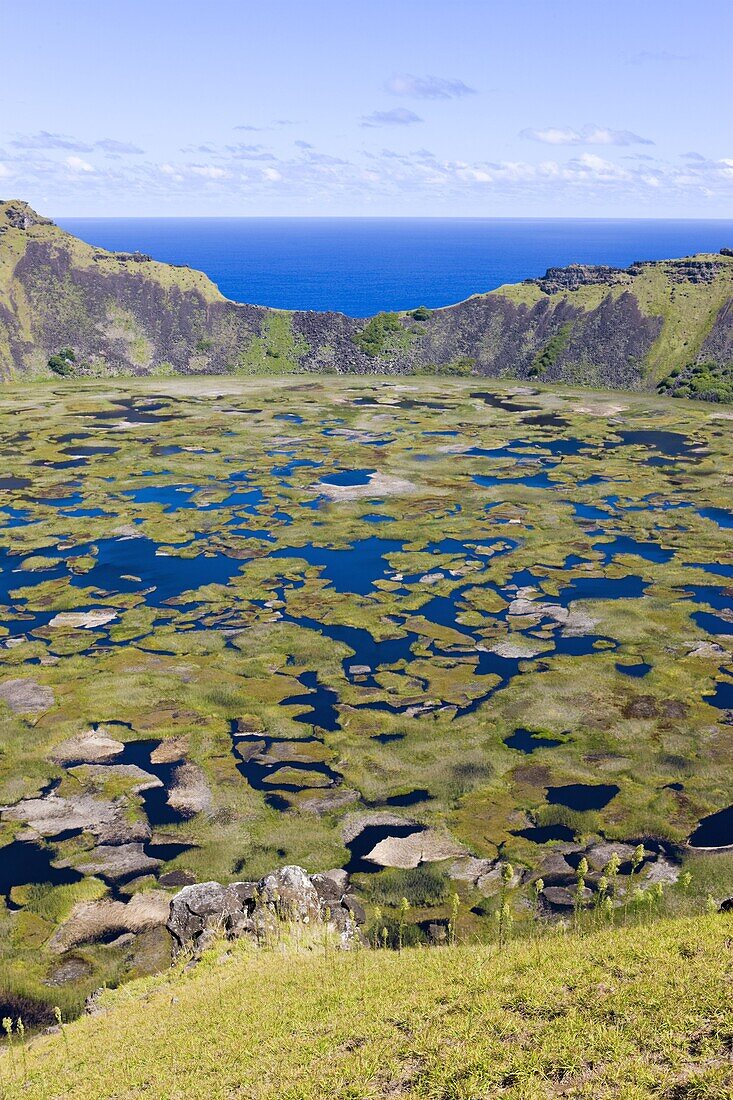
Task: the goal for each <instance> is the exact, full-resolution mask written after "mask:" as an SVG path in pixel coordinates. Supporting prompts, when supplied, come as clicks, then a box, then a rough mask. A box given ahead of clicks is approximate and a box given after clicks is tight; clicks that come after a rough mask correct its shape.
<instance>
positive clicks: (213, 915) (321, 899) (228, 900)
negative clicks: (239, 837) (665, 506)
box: [167, 866, 366, 956]
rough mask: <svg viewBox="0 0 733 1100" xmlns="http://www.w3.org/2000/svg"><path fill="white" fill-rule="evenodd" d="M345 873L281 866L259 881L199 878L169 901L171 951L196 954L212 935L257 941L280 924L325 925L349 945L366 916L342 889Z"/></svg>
mask: <svg viewBox="0 0 733 1100" xmlns="http://www.w3.org/2000/svg"><path fill="white" fill-rule="evenodd" d="M347 889H348V875H347V874H346V872H345V871H341V870H335V871H326V872H325V873H323V874H318V875H309V874H308V873H307V872H306V871H304V870H303V868H302V867H296V866H288V867H281V868H279V869H278V870H277V871H273V872H272V873H271V874H269V875H266V876H265V877H264V878H263V879H261V880H260V881H259V882H233V883H230V884H229V885H222V883H219V882H200V883H196V884H195V885H191V886H184V888H183V889H182V890H180V891H179V892H178V893H177V894H176V895H175V896H174V897H173V898H172V899H171V903H170V913H169V917H168V925H167V927H168V931H169V932H170V934H171V936H172V937H173V940H174V943H175V949H176V952H181V951H191V952H192V953H193V955H194V956H198V955H200V954H201V952H202V951H204V950H205V949H206V947H208V946H209V945H210V944H211V943H212V941H213V940H214V939H215V938H216V936H217V935H220V934H222V933H223V934H224V935H225V936H227V937H228V938H229V939H240V938H242V937H245V938H248V939H251V940H253V941H254V942H257V943H259V942H261V941H262V940H263V939H264V940H266V939H268V937H269V936H270V935H271V934H272V933H273V932H274V931H276V929H277V927H278V925H279V924H280V923H281V922H284V923H290V924H299V925H308V926H312V925H318V924H328V925H329V926H330V927H331V928H333V930H334V931H336V932H337V933H338V934H339V938H340V942H341V946H342V947H344V948H349V947H351V946H353V944H354V942H355V941H356V939H357V938H360V937H359V933H358V926H359V925H360V924H363V923H364V921H365V919H366V914H365V913H364V910H363V909H362V907H361V905H360V904H359V903H358V901H357V900H356V899H355V898H353V897H351V896H350V895H349V894H348V893H347V892H346V891H347Z"/></svg>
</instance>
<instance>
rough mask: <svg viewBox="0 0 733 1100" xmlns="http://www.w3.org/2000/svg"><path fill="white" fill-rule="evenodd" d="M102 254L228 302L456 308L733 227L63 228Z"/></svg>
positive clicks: (609, 223)
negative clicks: (562, 272)
mask: <svg viewBox="0 0 733 1100" xmlns="http://www.w3.org/2000/svg"><path fill="white" fill-rule="evenodd" d="M58 224H59V225H61V226H62V227H63V228H64V229H67V230H68V231H69V232H70V233H74V234H75V235H76V236H78V237H81V238H82V239H83V240H85V241H88V242H89V243H90V244H93V245H97V246H99V247H102V248H109V249H113V250H119V251H125V252H133V251H139V252H146V253H148V254H149V255H151V256H152V257H153V258H154V259H156V260H164V261H165V262H167V263H174V264H187V265H188V266H190V267H194V268H198V269H199V270H201V271H205V272H206V274H207V275H209V277H210V278H211V279H213V281H214V282H215V283H216V284H217V286H218V287H219V289H220V290H221V292H222V293H223V294H225V295H226V296H227V297H228V298H232V299H234V300H235V301H238V302H251V303H254V304H256V305H268V306H275V307H278V308H280V309H314V310H329V309H335V310H340V311H342V312H344V313H348V314H350V315H351V316H354V317H365V316H368V315H369V314H372V313H376V312H378V311H379V310H383V309H408V308H411V307H414V306H418V305H426V306H430V307H431V308H434V307H436V306H441V305H448V304H450V303H452V302H457V301H460V300H461V299H463V298H467V297H468V296H469V295H471V294H478V293H481V292H485V291H487V290H493V289H494V288H495V287H497V286H501V285H502V283H510V282H518V281H519V280H521V279H526V278H533V277H536V276H538V275H543V274H544V272H545V270H546V269H547V268H548V267H563V266H565V265H566V264H570V263H591V264H612V265H614V266H618V267H625V266H627V265H628V264H630V263H632V262H633V261H634V260H660V259H666V258H669V257H674V256H686V255H689V254H690V253H694V252H717V251H718V250H719V249H720V248H721V247H722V246H724V245H726V246H733V220H725V221H722V220H721V221H703V220H695V221H682V220H628V221H626V220H617V219H613V220H600V219H566V218H553V219H537V218H61V219H59V222H58Z"/></svg>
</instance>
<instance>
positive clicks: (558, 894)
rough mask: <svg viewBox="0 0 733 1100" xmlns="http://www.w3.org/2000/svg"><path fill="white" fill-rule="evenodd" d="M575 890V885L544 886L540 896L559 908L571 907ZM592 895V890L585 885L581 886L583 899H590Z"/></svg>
mask: <svg viewBox="0 0 733 1100" xmlns="http://www.w3.org/2000/svg"><path fill="white" fill-rule="evenodd" d="M576 892H577V887H575V886H546V887H545V889H544V890H543V891H542V896H543V897H544V898H545V899H546V900H547V901H549V903H550V905H554V906H557V907H559V908H561V909H572V907H573V906H574V905H575V894H576ZM592 897H593V893H592V891H591V890H589V889H588V887H587V886H585V887H584V888H583V901H584V902H586V901H590V899H591V898H592Z"/></svg>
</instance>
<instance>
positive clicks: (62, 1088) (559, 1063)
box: [0, 914, 733, 1100]
mask: <svg viewBox="0 0 733 1100" xmlns="http://www.w3.org/2000/svg"><path fill="white" fill-rule="evenodd" d="M732 932H733V920H732V919H731V917H730V916H727V915H717V914H715V915H710V916H706V917H698V918H694V919H685V920H677V921H660V922H658V923H656V924H654V925H651V926H650V925H644V926H638V927H632V928H626V929H621V930H617V931H603V932H596V933H595V934H593V935H590V936H585V937H582V938H581V937H578V936H575V935H570V934H568V935H561V936H547V937H545V938H543V939H541V940H538V941H535V942H527V941H525V942H517V943H514V944H510V945H509V946H508V947H507V948H506V949H505V950H504V952H503V953H500V952H499V950H498V948H497V947H496V946H491V947H487V946H480V947H479V946H459V947H455V948H443V949H431V950H430V949H429V950H419V949H412V950H406V951H404V952H403V953H402V955H398V954H396V953H392V952H381V951H380V952H374V951H372V952H366V951H363V952H359V953H357V954H355V955H348V954H342V953H338V952H335V953H334V952H328V953H326V952H325V951H324V949H323V947H322V946H320V945H319V944H318V943H317V942H316V943H315V945H314V947H313V950H312V951H311V952H303V953H300V954H298V955H296V954H294V953H293V952H292V951H285V950H273V951H259V952H258V951H256V950H254V949H252V948H250V947H247V946H245V945H243V944H239V945H237V946H236V947H235V948H234V950H233V951H232V952H231V953H227V952H226V951H225V950H224V949H223V948H220V949H215V950H214V951H213V952H211V953H210V954H209V956H207V957H206V958H205V959H204V961H203V962H202V963H201V964H200V965H199V966H198V967H196V968H195V969H194V970H193V971H189V972H188V973H185V972H184V971H182V970H181V969H174V970H171V971H169V972H167V973H166V974H164V975H162V976H160V977H157V978H150V979H145V980H141V981H139V982H136V983H132V984H130V985H127V986H125V987H124V988H122V989H120V990H118V991H116V992H114V993H108V994H106V995H105V996H104V1000H103V1005H104V1006H105V1007H106V1008H108V1009H109V1012H107V1013H106V1014H103V1015H100V1016H94V1017H85V1018H84V1019H81V1020H79V1021H77V1022H76V1023H74V1024H71V1025H68V1026H67V1028H66V1033H65V1037H61V1036H54V1037H51V1038H43V1039H40V1040H38V1041H36V1042H34V1043H32V1044H31V1045H30V1047H29V1049H28V1050H27V1054H26V1057H25V1059H23V1058H22V1057H21V1051H20V1050H19V1049H18V1045H17V1043H16V1046H15V1050H14V1058H13V1061H12V1062H11V1059H10V1058H9V1057H8V1055H7V1053H6V1055H5V1057H0V1073H1V1074H2V1076H0V1082H2V1088H3V1089H4V1095H5V1096H6V1097H7V1098H8V1100H10V1098H12V1097H20V1096H23V1097H28V1098H39V1100H40V1098H43V1100H50V1098H52V1097H53V1098H56V1097H58V1098H61V1097H64V1098H66V1097H73V1098H76V1100H102V1098H105V1100H107V1098H112V1097H119V1098H122V1097H139V1096H143V1095H145V1096H155V1097H156V1098H159V1100H178V1098H181V1100H182V1098H184V1097H192V1096H206V1097H211V1098H212V1100H213V1098H224V1097H239V1098H245V1097H246V1098H247V1100H265V1098H273V1100H274V1098H275V1097H277V1098H278V1100H320V1098H321V1097H324V1096H328V1097H330V1098H331V1100H338V1098H347V1097H348V1098H351V1100H355V1098H378V1097H416V1098H417V1097H420V1098H424V1100H428V1098H429V1100H448V1098H451V1100H477V1098H479V1097H495V1096H502V1097H507V1098H520V1097H521V1098H522V1100H535V1098H536V1100H539V1098H540V1097H554V1096H564V1097H587V1098H591V1097H592V1098H593V1100H598V1098H602V1097H612V1096H613V1097H624V1098H628V1100H635V1098H642V1097H664V1098H667V1100H682V1098H686V1097H689V1098H708V1097H709V1098H710V1100H713V1098H715V1100H724V1098H726V1097H728V1098H730V1097H733V1060H732V1054H731V1051H732V1049H733V1013H732V1012H731V996H732V994H733V951H731V940H730V935H731V933H732ZM24 1063H25V1065H24Z"/></svg>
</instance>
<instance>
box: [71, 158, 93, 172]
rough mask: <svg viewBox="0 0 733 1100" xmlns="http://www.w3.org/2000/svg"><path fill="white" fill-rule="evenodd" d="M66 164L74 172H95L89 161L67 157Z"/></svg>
mask: <svg viewBox="0 0 733 1100" xmlns="http://www.w3.org/2000/svg"><path fill="white" fill-rule="evenodd" d="M64 164H65V165H66V167H67V168H70V169H71V171H72V172H93V171H94V168H93V167H92V165H91V164H90V163H89V162H88V161H86V160H82V158H81V157H76V156H71V157H66V159H65V160H64Z"/></svg>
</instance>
